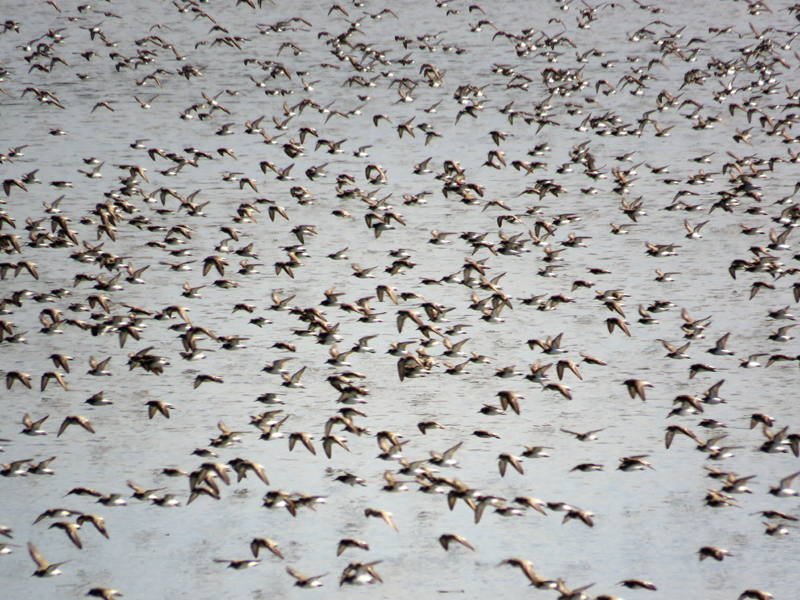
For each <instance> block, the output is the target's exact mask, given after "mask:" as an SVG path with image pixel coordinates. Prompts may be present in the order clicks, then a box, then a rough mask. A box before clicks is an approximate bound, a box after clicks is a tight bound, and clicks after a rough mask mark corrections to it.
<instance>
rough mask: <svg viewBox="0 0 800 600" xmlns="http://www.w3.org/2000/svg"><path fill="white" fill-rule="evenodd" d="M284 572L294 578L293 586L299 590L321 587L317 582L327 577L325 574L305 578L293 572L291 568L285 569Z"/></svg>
mask: <svg viewBox="0 0 800 600" xmlns="http://www.w3.org/2000/svg"><path fill="white" fill-rule="evenodd" d="M286 572H287V573H289V575H291V576H292V577H294V579H295V582H294V584H295V586H297V587H300V588H315V587H321V586H322V584H321V583H320V581H319V580H320V579H321V578H322V577H325V575H327V573H325V574H324V575H315V576H314V577H306V576H304V575H301V574H300V573H298V572H297V571H295V570H294V569H293V568H292V567H286Z"/></svg>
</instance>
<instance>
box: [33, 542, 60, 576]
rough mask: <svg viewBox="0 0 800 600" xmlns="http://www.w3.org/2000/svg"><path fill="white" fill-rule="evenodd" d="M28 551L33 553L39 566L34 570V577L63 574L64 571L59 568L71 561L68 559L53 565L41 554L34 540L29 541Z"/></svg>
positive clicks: (34, 559) (34, 560)
mask: <svg viewBox="0 0 800 600" xmlns="http://www.w3.org/2000/svg"><path fill="white" fill-rule="evenodd" d="M28 553H29V554H30V555H31V558H32V559H33V562H35V563H36V567H37V568H36V570H35V571H34V572H33V576H34V577H55V576H56V575H61V573H62V572H61V571H60V570H59V567H60V566H61V565H65V564H67V563H68V562H69V561H68V560H67V561H64V562H60V563H55V564H52V565H51V564H50V563H49V562H47V561H46V560H45V559H44V557H43V556H42V555H41V554H39V551H38V550H37V549H36V546H34V545H33V542H28Z"/></svg>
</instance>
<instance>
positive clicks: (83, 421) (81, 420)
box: [56, 415, 95, 437]
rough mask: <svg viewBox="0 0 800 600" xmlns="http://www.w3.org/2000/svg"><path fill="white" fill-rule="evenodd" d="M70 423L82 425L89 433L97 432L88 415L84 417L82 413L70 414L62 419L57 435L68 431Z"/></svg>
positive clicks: (59, 435)
mask: <svg viewBox="0 0 800 600" xmlns="http://www.w3.org/2000/svg"><path fill="white" fill-rule="evenodd" d="M70 425H80V426H81V427H83V428H84V429H85V430H86V431H88V432H89V433H95V431H94V428H93V427H92V425H91V423H89V420H88V419H87V418H86V417H82V416H80V415H69V416H67V417H65V418H64V420H63V421H62V423H61V426H60V427H59V428H58V434H57V435H56V437H61V434H62V433H64V431H66V429H67V427H69V426H70Z"/></svg>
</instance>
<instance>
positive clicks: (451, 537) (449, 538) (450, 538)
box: [439, 533, 475, 552]
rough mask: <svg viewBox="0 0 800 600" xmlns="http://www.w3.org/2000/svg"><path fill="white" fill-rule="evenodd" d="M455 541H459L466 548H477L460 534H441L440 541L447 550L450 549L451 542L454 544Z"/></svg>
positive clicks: (473, 549)
mask: <svg viewBox="0 0 800 600" xmlns="http://www.w3.org/2000/svg"><path fill="white" fill-rule="evenodd" d="M453 542H457V543H459V544H461V545H462V546H464V547H465V548H469V549H470V550H472V551H473V552H475V548H473V547H472V545H471V544H470V543H469V542H468V541H467V540H466V539H465V538H464V537H463V536H460V535H458V534H456V533H443V534H442V535H441V536H439V543H440V544H441V545H442V548H444V549H445V550H449V549H450V544H452V543H453Z"/></svg>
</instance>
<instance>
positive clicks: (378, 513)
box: [364, 508, 399, 532]
mask: <svg viewBox="0 0 800 600" xmlns="http://www.w3.org/2000/svg"><path fill="white" fill-rule="evenodd" d="M364 516H365V517H379V518H381V519H383V520H384V521H385V522H386V524H387V525H388V526H389V527H391V528H392V529H394V530H395V531H397V532H399V530H398V529H397V525H395V524H394V521H393V520H392V513H390V512H389V511H386V510H381V509H377V508H367V509H364Z"/></svg>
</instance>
